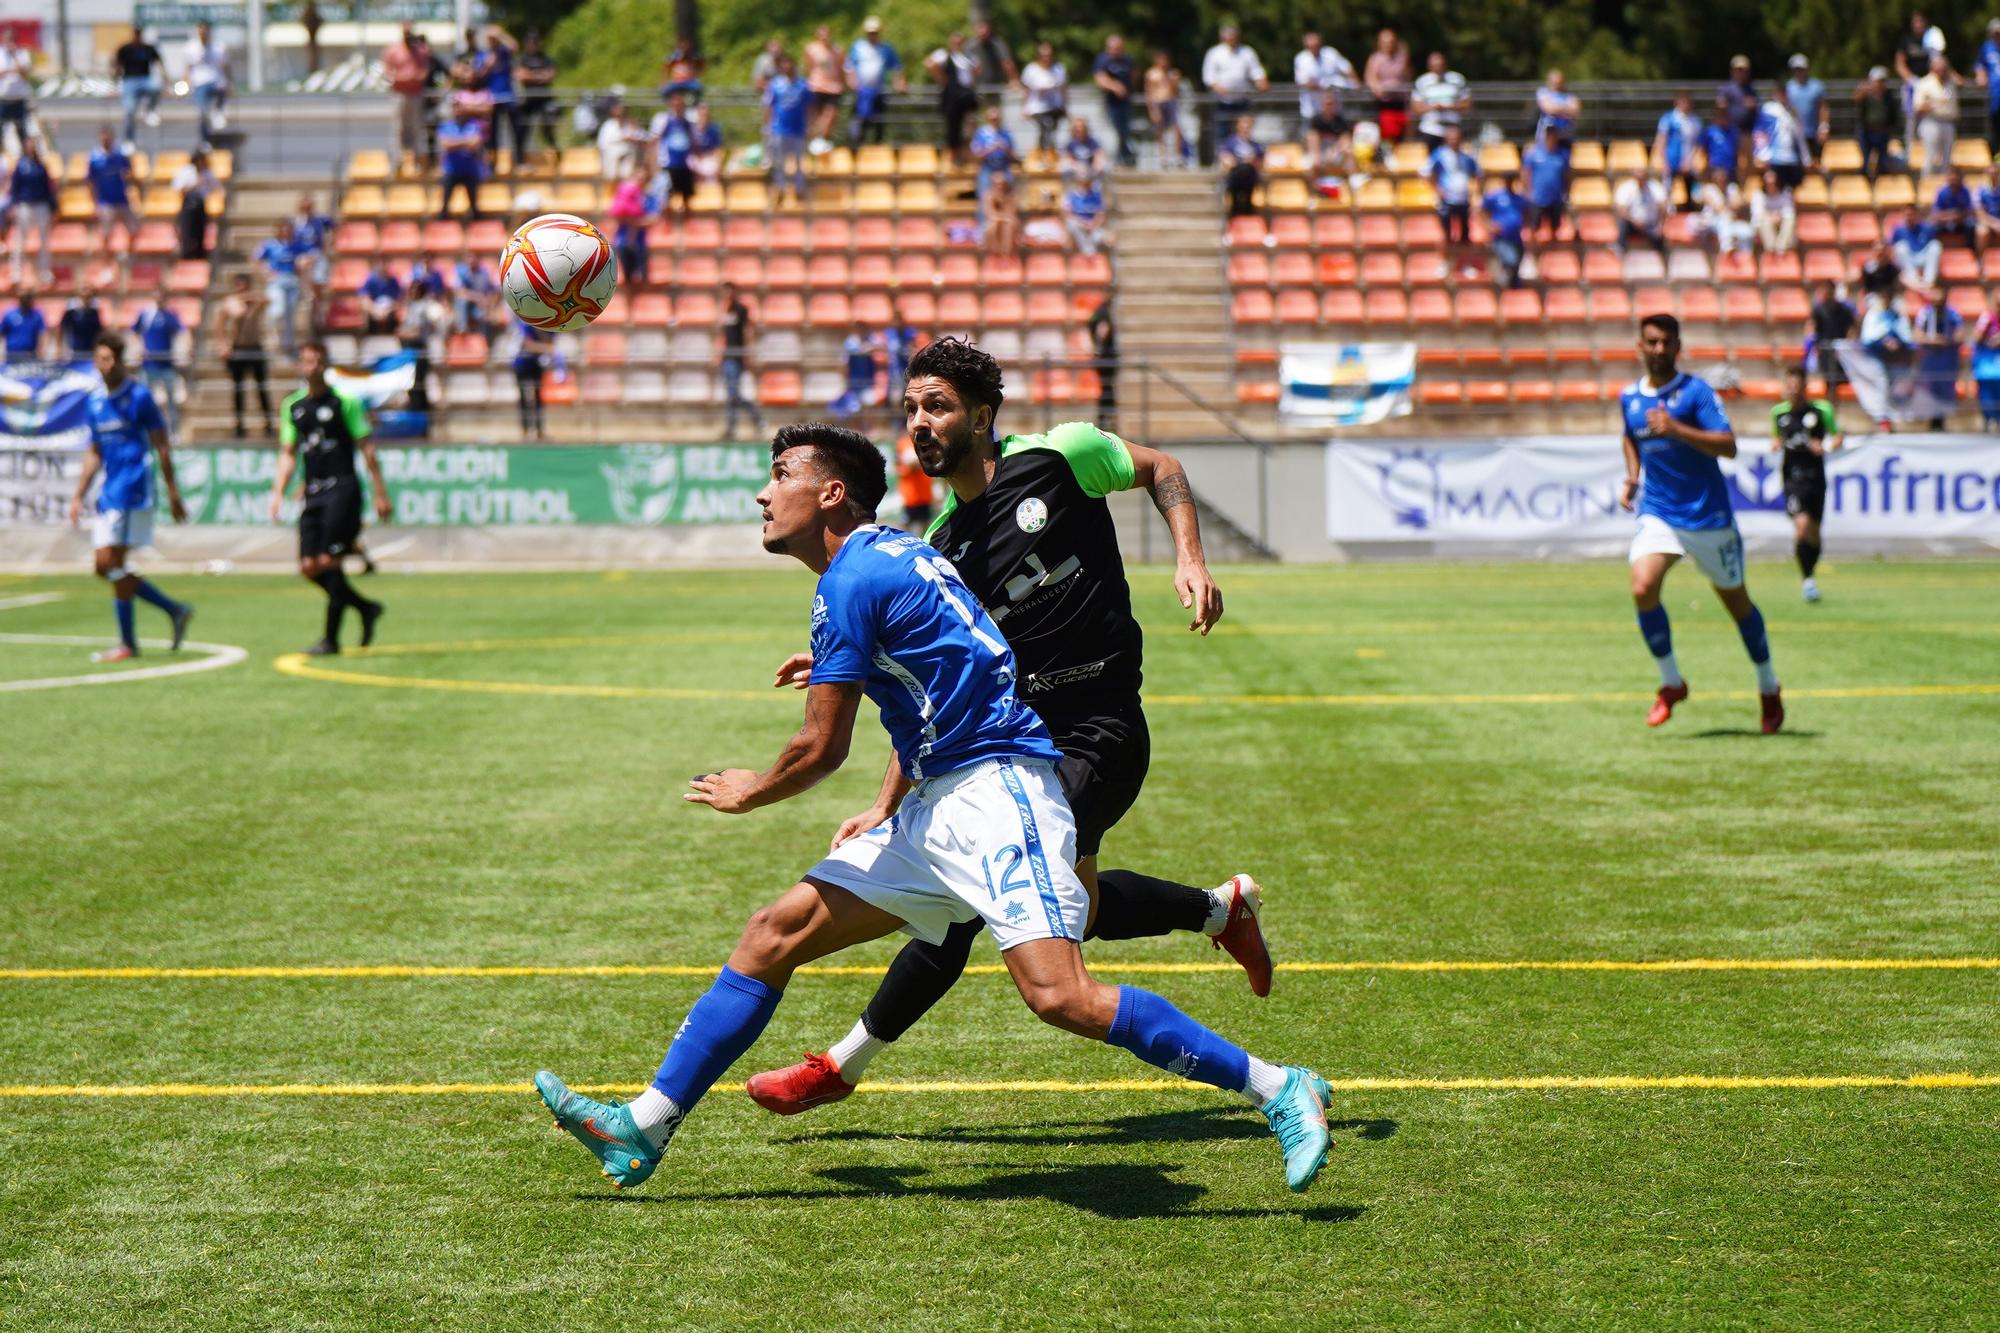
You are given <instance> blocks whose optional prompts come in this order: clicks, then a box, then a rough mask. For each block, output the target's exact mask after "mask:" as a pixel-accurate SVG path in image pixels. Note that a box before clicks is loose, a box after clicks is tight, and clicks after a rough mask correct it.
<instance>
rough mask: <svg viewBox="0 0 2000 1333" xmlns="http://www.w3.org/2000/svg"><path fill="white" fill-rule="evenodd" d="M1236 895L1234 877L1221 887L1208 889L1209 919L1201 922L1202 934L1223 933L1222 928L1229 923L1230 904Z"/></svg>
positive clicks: (1213, 934)
mask: <svg viewBox="0 0 2000 1333" xmlns="http://www.w3.org/2000/svg"><path fill="white" fill-rule="evenodd" d="M1235 896H1236V881H1235V880H1233V879H1232V880H1230V881H1229V882H1228V883H1227V884H1225V885H1223V886H1222V887H1221V888H1219V889H1210V890H1208V920H1206V921H1204V922H1202V923H1201V933H1202V934H1204V935H1207V936H1210V937H1211V938H1212V937H1214V936H1216V935H1220V934H1221V933H1222V928H1223V927H1224V926H1226V925H1228V924H1229V904H1230V902H1231V901H1232V900H1233V899H1234V898H1235Z"/></svg>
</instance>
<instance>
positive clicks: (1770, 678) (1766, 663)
mask: <svg viewBox="0 0 2000 1333" xmlns="http://www.w3.org/2000/svg"><path fill="white" fill-rule="evenodd" d="M1755 665H1756V667H1757V688H1758V689H1759V690H1761V691H1762V692H1764V693H1765V694H1776V693H1777V692H1778V668H1776V667H1774V666H1772V665H1771V659H1770V658H1768V657H1767V658H1765V659H1764V660H1763V661H1761V662H1758V663H1756V664H1755Z"/></svg>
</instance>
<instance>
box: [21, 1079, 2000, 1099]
mask: <svg viewBox="0 0 2000 1333" xmlns="http://www.w3.org/2000/svg"><path fill="white" fill-rule="evenodd" d="M1328 1081H1329V1082H1331V1083H1332V1084H1333V1086H1334V1088H1335V1089H1336V1090H1338V1091H1343V1092H1643V1091H1648V1090H1676V1091H1716V1092H1736V1091H1756V1090H1758V1089H1786V1090H1793V1091H1826V1090H1832V1089H1839V1088H1922V1089H1978V1088H2000V1074H1965V1073H1945V1074H1909V1075H1904V1076H1896V1075H1887V1074H1801V1075H1791V1074H1772V1075H1759V1074H1604V1075H1590V1074H1529V1075H1522V1076H1517V1077H1508V1078H1479V1077H1473V1078H1345V1079H1343V1078H1335V1079H1330V1080H1328ZM534 1090H535V1089H534V1085H533V1084H531V1083H20V1084H12V1085H4V1086H0V1098H17V1099H18V1098H29V1097H497V1096H529V1095H532V1094H533V1093H534ZM576 1090H577V1091H578V1092H582V1093H586V1094H589V1095H591V1096H615V1095H628V1096H629V1095H631V1094H633V1093H635V1092H637V1091H638V1090H639V1086H638V1085H637V1084H631V1083H600V1084H582V1085H578V1087H577V1089H576ZM714 1090H715V1091H718V1092H741V1091H742V1090H743V1085H742V1084H741V1083H718V1084H716V1085H715V1089H714ZM855 1091H856V1092H860V1093H874V1094H877V1095H903V1096H924V1095H950V1094H977V1093H994V1092H1005V1093H1029V1092H1053V1093H1079V1092H1154V1093H1157V1092H1199V1091H1202V1089H1201V1088H1200V1087H1199V1086H1198V1085H1193V1084H1189V1083H1187V1082H1184V1081H1183V1080H1180V1079H1136V1078H1135V1079H1096V1080H1072V1079H1002V1080H991V1081H975V1080H959V1079H949V1080H939V1081H932V1082H917V1083H863V1084H861V1085H860V1086H859V1087H858V1088H856V1089H855Z"/></svg>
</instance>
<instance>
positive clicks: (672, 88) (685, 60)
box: [660, 37, 707, 102]
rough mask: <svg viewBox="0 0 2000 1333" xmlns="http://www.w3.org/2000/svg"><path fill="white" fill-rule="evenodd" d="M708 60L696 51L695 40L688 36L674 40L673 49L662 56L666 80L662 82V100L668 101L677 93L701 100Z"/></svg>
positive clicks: (662, 74) (662, 68)
mask: <svg viewBox="0 0 2000 1333" xmlns="http://www.w3.org/2000/svg"><path fill="white" fill-rule="evenodd" d="M706 63H707V62H706V61H704V60H703V59H702V58H701V57H700V56H699V55H697V54H696V53H695V49H694V42H693V40H692V39H690V38H687V37H682V38H679V39H678V40H676V41H675V42H674V45H673V49H672V50H670V51H668V52H667V53H666V55H664V56H662V57H661V58H660V74H661V76H662V77H663V79H664V80H665V81H664V82H662V83H661V84H660V100H661V101H663V102H664V101H666V100H667V99H668V98H669V97H672V96H673V95H674V94H675V93H681V94H683V95H684V96H687V97H689V98H692V99H693V100H695V101H697V102H699V101H700V100H701V75H702V69H703V67H704V65H705V64H706Z"/></svg>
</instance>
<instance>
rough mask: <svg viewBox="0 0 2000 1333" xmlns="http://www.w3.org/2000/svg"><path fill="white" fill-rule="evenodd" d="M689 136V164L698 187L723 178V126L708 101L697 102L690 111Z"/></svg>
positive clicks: (711, 183)
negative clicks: (715, 118) (713, 115)
mask: <svg viewBox="0 0 2000 1333" xmlns="http://www.w3.org/2000/svg"><path fill="white" fill-rule="evenodd" d="M688 138H689V143H690V151H689V153H688V166H689V167H690V168H691V169H692V170H693V171H694V183H695V185H696V187H697V188H699V187H700V186H702V185H713V184H715V183H716V182H718V181H720V180H721V179H722V158H723V152H722V148H723V143H722V127H721V126H720V125H717V124H716V123H715V121H714V120H713V118H711V117H710V115H709V111H708V103H706V102H696V103H695V104H694V110H692V111H690V112H688Z"/></svg>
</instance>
